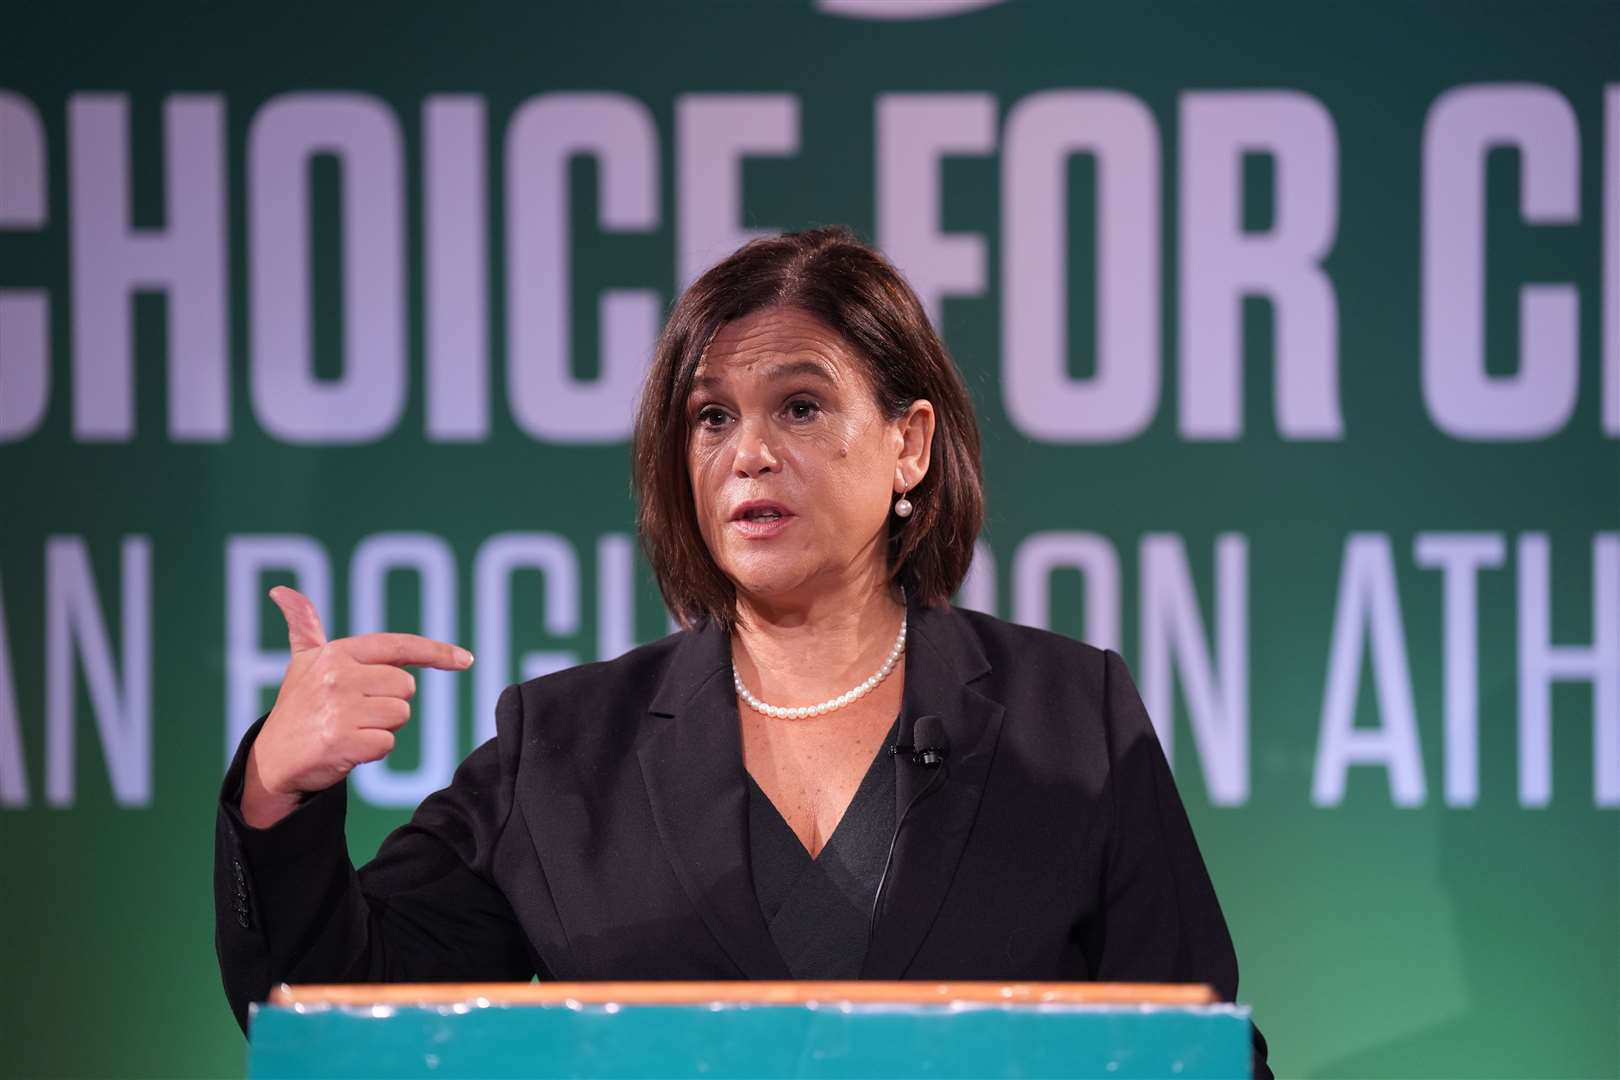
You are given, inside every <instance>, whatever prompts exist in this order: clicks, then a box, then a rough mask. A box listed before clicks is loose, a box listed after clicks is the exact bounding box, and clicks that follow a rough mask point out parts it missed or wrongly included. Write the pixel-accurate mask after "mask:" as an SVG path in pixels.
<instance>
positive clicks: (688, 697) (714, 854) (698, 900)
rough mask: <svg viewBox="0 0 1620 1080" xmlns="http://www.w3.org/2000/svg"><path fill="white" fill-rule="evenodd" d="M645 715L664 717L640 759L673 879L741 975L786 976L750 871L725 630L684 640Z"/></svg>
mask: <svg viewBox="0 0 1620 1080" xmlns="http://www.w3.org/2000/svg"><path fill="white" fill-rule="evenodd" d="M649 711H650V712H652V713H654V714H655V715H657V716H659V717H661V718H662V719H661V720H657V721H654V724H655V725H656V726H655V728H654V730H653V732H652V734H651V735H650V736H649V737H647V738H646V739H644V740H642V742H641V744H640V746H639V747H638V748H637V755H638V756H639V758H640V760H641V772H642V776H643V778H644V780H645V781H646V784H647V795H648V798H649V800H650V801H651V803H652V812H653V820H654V822H655V824H656V826H657V829H658V836H659V839H660V840H661V841H662V842H663V845H664V850H665V851H666V852H667V853H668V855H669V860H670V863H671V864H672V865H673V867H674V869H675V875H676V877H678V878H679V879H680V882H681V885H682V887H683V888H684V889H685V890H686V893H687V895H688V896H689V897H690V898H691V901H692V904H693V906H694V907H696V908H697V910H698V913H699V914H700V915H701V916H702V917H703V921H704V922H705V923H706V924H707V925H708V927H709V930H710V932H711V933H713V934H714V936H715V938H716V940H718V941H719V942H720V944H721V946H722V947H723V948H724V949H725V950H726V952H727V953H728V954H729V955H730V956H731V959H732V960H733V961H734V962H735V963H736V965H737V967H738V968H739V969H741V971H742V974H743V976H744V977H745V978H749V979H788V978H791V977H792V975H791V973H790V972H789V971H788V967H787V963H786V962H785V961H784V960H783V959H782V955H781V953H779V952H778V951H777V949H776V943H775V942H774V941H773V940H772V939H771V933H770V928H769V927H768V926H767V925H766V923H765V916H764V913H763V912H761V911H760V908H759V898H758V895H757V894H756V893H755V892H754V878H753V874H752V872H751V871H750V869H749V855H748V785H747V780H746V778H745V775H744V772H743V760H742V737H741V734H740V732H739V719H738V716H737V699H736V691H735V690H734V689H733V688H732V685H731V649H730V642H729V640H728V638H727V637H726V634H725V632H724V631H723V630H720V629H718V628H716V627H714V626H713V625H712V624H705V625H703V626H701V627H699V628H697V629H695V630H693V631H692V632H690V633H688V634H686V635H685V636H684V638H683V640H682V641H681V643H680V645H679V646H677V648H676V651H675V654H674V656H673V657H671V660H670V665H669V667H668V668H667V669H666V670H665V673H664V677H663V679H662V680H661V682H660V683H659V686H658V691H657V693H656V694H655V695H654V698H653V703H652V705H651V706H650V707H649Z"/></svg>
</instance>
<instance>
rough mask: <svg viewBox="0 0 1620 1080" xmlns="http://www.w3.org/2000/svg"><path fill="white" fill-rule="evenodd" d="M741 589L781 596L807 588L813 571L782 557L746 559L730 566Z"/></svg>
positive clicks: (729, 571) (768, 596)
mask: <svg viewBox="0 0 1620 1080" xmlns="http://www.w3.org/2000/svg"><path fill="white" fill-rule="evenodd" d="M726 576H727V577H729V578H730V579H731V581H732V584H734V585H736V586H737V591H738V592H741V593H747V594H748V595H749V596H755V597H758V598H760V599H761V600H767V599H779V598H781V597H785V596H790V595H792V594H793V593H795V592H799V591H801V590H803V589H804V587H805V585H806V583H807V582H808V580H809V578H810V575H809V574H807V573H806V572H805V571H804V569H803V568H802V567H797V566H793V565H791V564H785V563H784V561H783V560H781V559H775V560H765V559H743V560H739V561H738V562H737V563H735V564H733V565H732V566H729V567H727V568H726Z"/></svg>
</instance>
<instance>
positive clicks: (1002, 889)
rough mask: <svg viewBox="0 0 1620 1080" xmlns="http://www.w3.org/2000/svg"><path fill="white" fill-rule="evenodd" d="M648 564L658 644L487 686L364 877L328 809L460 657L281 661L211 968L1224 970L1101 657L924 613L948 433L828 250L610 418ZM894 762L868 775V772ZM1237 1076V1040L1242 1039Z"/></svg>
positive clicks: (688, 312)
mask: <svg viewBox="0 0 1620 1080" xmlns="http://www.w3.org/2000/svg"><path fill="white" fill-rule="evenodd" d="M634 462H635V464H634V468H635V483H636V487H637V492H638V495H639V498H640V522H639V524H640V531H641V536H642V540H643V544H644V547H645V550H646V554H647V556H648V559H649V561H650V562H651V564H652V567H653V570H654V572H655V573H656V575H657V577H658V581H659V584H660V587H661V588H662V590H663V593H664V597H665V599H666V601H667V602H668V604H669V607H670V609H671V611H672V612H673V613H674V614H675V616H676V617H677V618H678V619H679V621H680V622H681V624H682V625H683V626H684V627H686V629H684V630H683V631H681V632H680V633H677V634H673V635H671V636H670V637H667V638H664V639H663V640H662V641H658V642H655V643H653V644H651V645H647V646H644V647H642V648H639V649H635V650H632V651H631V652H629V653H627V654H625V655H624V656H622V657H620V658H618V659H616V660H612V661H608V662H605V663H596V664H586V665H582V666H580V667H577V668H573V669H571V670H568V671H563V672H558V673H556V674H553V675H548V676H545V677H543V678H539V679H533V680H530V681H528V682H526V683H522V684H520V685H514V686H510V687H508V688H507V689H506V691H505V692H504V693H503V694H502V696H501V698H500V701H499V704H498V705H497V708H496V729H497V735H496V738H494V739H493V740H490V741H489V742H487V743H485V744H484V745H483V746H481V747H479V748H478V749H477V750H475V751H474V752H473V753H472V754H471V755H469V756H468V758H467V759H466V761H465V762H463V763H462V765H461V767H460V768H459V769H458V771H457V772H456V775H455V778H454V781H453V782H452V784H451V785H450V786H449V787H448V788H446V789H445V790H443V791H440V792H436V793H435V794H433V795H431V796H429V797H428V798H427V799H426V800H424V801H423V803H422V805H421V807H420V808H419V809H418V810H417V812H416V814H415V815H414V816H413V818H412V819H411V821H410V822H409V823H408V824H407V825H405V826H403V827H402V828H400V829H398V830H397V831H395V832H394V833H393V834H392V835H390V836H389V837H388V839H387V840H386V841H385V842H384V843H383V845H382V847H381V849H380V850H379V851H378V853H377V857H376V858H375V859H374V860H373V861H372V862H370V863H369V864H367V865H366V866H365V867H363V868H362V869H361V870H360V871H358V872H356V871H355V870H354V869H353V867H352V865H351V864H350V862H349V859H348V854H347V850H346V847H345V843H344V830H343V821H344V808H345V797H346V785H345V784H344V783H342V782H341V781H342V780H343V778H344V776H346V775H347V773H348V771H349V770H350V769H351V768H353V767H354V766H355V765H356V764H359V763H360V762H363V761H371V760H376V759H377V758H380V757H382V756H384V755H385V754H387V753H388V751H389V750H390V749H392V747H393V744H394V736H393V732H394V731H395V730H397V729H398V728H399V727H400V726H401V725H402V724H404V723H405V722H406V720H407V719H408V717H409V705H408V703H407V700H408V699H409V698H410V696H411V694H412V692H413V689H414V680H413V679H412V678H411V676H410V675H409V674H408V673H406V672H405V671H403V670H402V669H401V667H400V666H399V665H405V664H417V665H430V666H434V667H443V668H450V669H453V670H454V669H463V668H465V667H466V666H468V665H469V664H470V663H471V662H472V658H471V656H470V655H469V654H466V653H465V651H463V650H459V649H456V648H455V647H454V646H451V645H448V644H445V643H442V642H434V641H429V640H427V639H424V638H419V637H416V636H414V635H409V634H367V635H362V636H359V637H355V638H346V639H341V640H338V641H330V642H329V641H327V640H326V638H325V636H324V633H323V632H322V629H321V626H320V621H319V618H318V616H317V614H316V612H315V611H314V609H313V608H312V607H311V606H310V604H309V602H308V601H307V600H305V599H304V598H303V597H301V596H300V595H299V594H297V593H296V592H293V591H292V590H290V589H285V588H280V589H277V590H274V591H273V592H272V597H273V598H274V599H275V600H276V602H277V604H278V605H279V606H280V607H281V608H282V610H283V612H284V613H285V615H286V617H287V622H288V632H289V637H290V640H291V644H292V659H291V662H290V664H289V666H288V671H287V676H286V679H285V680H284V682H283V683H282V687H281V691H280V694H279V696H278V697H277V700H276V704H275V706H274V708H272V709H271V711H270V712H269V713H268V714H266V716H265V717H262V718H261V719H260V720H259V722H258V723H257V724H255V725H254V727H253V728H252V729H250V730H249V731H248V733H247V735H246V736H245V737H244V738H243V741H242V745H241V747H240V748H239V749H238V751H237V754H236V759H235V761H234V762H233V764H232V766H231V769H230V771H229V773H228V774H227V776H226V780H225V785H224V788H223V791H222V795H221V803H220V812H219V819H218V820H219V825H218V829H217V848H216V886H217V892H216V897H217V906H218V915H219V917H218V921H217V925H218V930H217V946H218V951H219V957H220V964H221V970H222V972H223V975H224V981H225V986H226V991H227V994H228V995H229V997H230V999H231V1002H232V1005H233V1007H234V1008H235V1010H236V1015H237V1018H238V1020H239V1021H241V1022H242V1023H243V1025H244V1029H245V1025H246V1009H247V1003H248V1002H249V1001H250V1000H255V999H261V998H263V997H264V996H265V995H266V993H267V992H268V990H269V988H270V986H271V985H272V984H273V983H275V982H280V981H289V982H375V981H432V980H469V981H472V980H477V981H483V980H514V979H515V980H525V981H526V980H528V979H529V978H531V977H532V976H535V975H538V976H539V977H541V978H543V979H569V980H572V979H728V978H756V979H768V978H850V977H863V978H879V979H899V978H907V979H930V980H935V979H938V980H945V979H995V980H1033V979H1099V980H1114V981H1183V982H1207V983H1210V984H1211V985H1213V986H1214V987H1215V988H1216V990H1217V991H1218V992H1219V993H1220V994H1221V996H1222V997H1223V998H1225V999H1227V1000H1232V999H1233V998H1234V996H1235V994H1236V991H1237V964H1236V959H1235V956H1234V953H1233V949H1232V943H1231V940H1230V937H1229V935H1228V932H1227V929H1226V924H1225V921H1224V919H1223V917H1222V915H1221V911H1220V906H1219V904H1218V902H1217V901H1216V897H1215V893H1214V890H1213V888H1212V886H1211V884H1210V881H1209V877H1208V874H1207V873H1206V871H1205V868H1204V864H1203V861H1202V859H1201V857H1200V855H1199V853H1198V848H1197V845H1196V843H1195V841H1194V838H1193V834H1192V831H1191V828H1190V826H1189V824H1188V821H1187V817H1186V814H1185V812H1184V810H1183V808H1182V804H1181V802H1180V799H1179V797H1178V796H1177V794H1176V790H1175V786H1174V784H1173V782H1172V780H1171V776H1170V773H1169V769H1168V767H1167V766H1166V763H1165V759H1164V755H1163V752H1162V751H1161V749H1160V747H1159V743H1158V741H1157V739H1156V737H1155V736H1154V733H1153V728H1152V726H1151V724H1150V723H1149V721H1148V717H1147V715H1146V713H1145V711H1144V710H1143V707H1142V704H1141V701H1140V699H1139V697H1138V695H1137V692H1136V689H1135V687H1134V686H1133V685H1132V683H1131V679H1130V676H1129V673H1128V672H1127V671H1126V668H1125V665H1124V663H1123V661H1121V660H1120V658H1119V656H1118V655H1116V654H1114V653H1112V652H1103V651H1099V650H1097V649H1094V648H1091V647H1090V646H1087V645H1083V644H1080V643H1078V642H1074V641H1071V640H1069V639H1067V638H1063V637H1060V636H1058V635H1055V634H1050V633H1047V632H1044V631H1039V630H1033V629H1029V628H1026V627H1020V626H1015V625H1013V624H1010V623H1006V622H1002V621H1000V620H997V619H994V618H991V617H989V616H986V615H981V614H977V613H974V612H967V611H958V610H955V609H952V608H950V607H949V606H948V601H949V598H950V596H951V595H952V593H953V592H954V591H955V590H956V588H957V587H958V585H959V584H960V583H961V581H962V578H963V576H964V575H965V574H966V572H967V568H968V563H969V560H970V559H971V557H972V550H973V541H974V538H975V537H976V536H977V535H978V532H979V528H980V525H981V523H982V517H983V500H982V494H981V488H980V467H979V438H978V429H977V425H976V422H975V420H974V416H973V411H972V407H971V404H970V402H969V400H968V396H967V393H966V390H965V388H964V387H963V384H962V381H961V378H960V376H959V374H958V373H957V371H956V368H955V366H954V365H953V364H952V362H951V360H950V358H949V356H948V355H947V354H946V351H945V349H944V346H943V345H942V344H941V342H940V340H939V338H938V337H937V335H936V334H935V333H934V331H933V329H932V328H931V327H930V326H929V323H928V320H927V318H926V317H925V315H924V314H923V312H922V309H921V307H920V305H919V304H918V302H917V299H916V297H915V295H914V294H913V293H912V291H911V290H910V288H909V287H908V286H907V285H906V284H905V282H904V281H903V280H902V279H901V278H900V276H899V275H898V274H897V273H896V272H895V270H894V269H893V267H892V266H890V265H889V263H888V262H887V261H886V260H884V259H883V257H882V256H881V255H879V254H878V253H877V252H875V251H873V250H871V249H870V248H868V247H866V246H864V245H863V244H861V243H860V242H859V241H858V240H857V239H856V238H855V237H854V235H853V234H852V233H850V232H848V231H847V230H844V229H836V228H827V229H815V230H810V231H808V232H803V233H795V234H789V235H785V236H779V237H774V238H767V239H761V240H757V241H754V242H753V243H750V244H748V245H746V246H745V247H743V248H742V249H740V250H739V251H737V252H736V253H735V254H733V255H732V256H731V257H730V258H728V259H726V260H725V261H724V262H722V263H720V264H719V265H717V266H715V267H714V268H713V269H711V270H710V271H709V272H708V273H706V274H704V275H703V276H702V277H701V278H700V279H698V281H697V282H695V283H694V284H693V285H692V286H691V288H689V289H688V290H687V292H686V293H685V295H684V296H682V297H681V299H680V301H679V302H678V303H677V305H676V307H675V309H674V311H673V313H672V314H671V316H670V319H669V322H668V324H667V325H666V327H665V330H664V333H663V335H662V337H661V338H660V341H659V343H658V347H657V351H656V354H655V356H654V358H653V362H652V365H651V368H650V370H649V372H648V375H647V382H646V386H645V388H644V391H643V395H642V401H641V405H640V408H639V411H638V415H637V417H636V425H635V446H634ZM891 746H893V747H897V748H898V749H899V750H900V751H902V752H899V753H896V752H894V751H892V750H889V749H887V748H889V747H891ZM1255 1048H1256V1054H1255V1062H1256V1071H1257V1073H1258V1074H1260V1075H1269V1070H1267V1069H1266V1068H1265V1043H1264V1041H1263V1040H1262V1039H1261V1038H1260V1036H1259V1033H1258V1031H1257V1032H1256V1033H1255Z"/></svg>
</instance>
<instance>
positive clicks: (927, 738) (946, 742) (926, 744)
mask: <svg viewBox="0 0 1620 1080" xmlns="http://www.w3.org/2000/svg"><path fill="white" fill-rule="evenodd" d="M903 749H909V750H910V751H911V755H910V756H911V763H912V764H913V765H920V766H921V767H923V768H925V769H928V770H930V771H931V772H933V774H934V775H933V776H930V777H929V778H928V783H926V784H924V785H923V786H922V790H921V791H919V792H917V794H915V795H913V796H912V797H911V801H910V802H908V803H907V804H906V809H905V811H904V812H903V813H901V815H900V820H899V821H898V822H896V823H895V826H894V838H893V839H892V840H890V841H889V854H888V855H887V856H885V857H884V859H883V874H882V876H880V877H879V878H878V886H877V892H875V893H873V894H872V914H871V917H870V918H869V919H868V920H867V923H866V951H867V952H868V953H870V952H871V951H872V935H873V934H874V933H875V932H876V931H877V913H878V902H879V901H880V900H881V899H882V898H883V885H884V882H886V881H888V879H889V864H890V863H891V862H892V861H893V860H894V848H895V845H896V844H898V843H899V842H900V830H901V829H903V828H905V826H906V818H907V817H908V816H909V815H910V814H911V808H912V807H914V806H916V805H917V803H918V802H920V801H921V800H922V797H923V796H924V795H927V794H928V793H929V792H930V791H932V790H933V789H934V785H935V784H937V783H939V782H940V781H941V780H943V779H944V778H945V775H946V773H947V772H948V771H949V769H948V768H947V767H943V766H945V759H946V758H947V756H949V754H950V749H951V741H950V739H949V738H947V737H946V735H945V724H944V722H943V721H942V720H940V718H939V717H937V716H934V715H933V714H932V713H930V714H929V715H927V716H919V717H917V719H916V721H915V722H914V723H913V724H912V725H911V745H910V746H909V747H905V746H902V745H901V744H900V743H895V744H894V745H893V746H891V747H889V756H890V757H894V756H895V755H896V754H898V753H899V752H900V751H901V750H903ZM863 962H864V961H863Z"/></svg>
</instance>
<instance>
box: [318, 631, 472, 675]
mask: <svg viewBox="0 0 1620 1080" xmlns="http://www.w3.org/2000/svg"><path fill="white" fill-rule="evenodd" d="M343 647H344V651H345V652H347V653H348V654H349V655H350V656H351V657H353V658H354V659H355V660H358V661H359V662H360V663H362V664H393V665H395V666H396V667H397V666H404V665H407V664H408V665H411V666H414V667H431V668H442V669H443V670H445V671H462V670H465V669H466V668H468V667H471V666H472V662H473V655H472V653H470V652H468V651H467V650H466V649H463V648H461V647H459V646H456V645H451V644H449V643H448V642H444V641H434V640H433V639H432V638H426V637H422V636H421V635H420V634H393V633H376V634H361V635H360V636H358V637H352V638H344V639H343Z"/></svg>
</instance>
